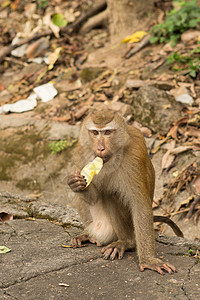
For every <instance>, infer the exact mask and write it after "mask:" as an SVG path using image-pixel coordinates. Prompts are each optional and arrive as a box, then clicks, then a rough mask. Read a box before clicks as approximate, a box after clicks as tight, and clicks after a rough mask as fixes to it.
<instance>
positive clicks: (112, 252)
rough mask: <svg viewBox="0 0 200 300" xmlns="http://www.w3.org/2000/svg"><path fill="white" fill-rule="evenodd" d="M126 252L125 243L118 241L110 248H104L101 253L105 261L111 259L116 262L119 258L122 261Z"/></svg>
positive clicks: (110, 245)
mask: <svg viewBox="0 0 200 300" xmlns="http://www.w3.org/2000/svg"><path fill="white" fill-rule="evenodd" d="M125 250H126V245H125V242H123V241H117V242H113V243H111V244H109V245H108V246H106V247H104V248H102V250H101V253H103V254H104V255H103V258H104V259H109V258H110V259H111V260H114V259H115V258H116V257H117V256H118V259H121V258H122V257H123V255H124V252H125Z"/></svg>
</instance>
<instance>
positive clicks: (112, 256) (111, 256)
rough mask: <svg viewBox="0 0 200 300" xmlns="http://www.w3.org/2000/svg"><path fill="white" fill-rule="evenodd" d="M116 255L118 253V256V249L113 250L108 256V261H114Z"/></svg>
mask: <svg viewBox="0 0 200 300" xmlns="http://www.w3.org/2000/svg"><path fill="white" fill-rule="evenodd" d="M117 253H118V255H119V251H118V249H117V248H114V250H113V252H112V254H111V255H110V259H111V260H114V259H115V258H116V256H117Z"/></svg>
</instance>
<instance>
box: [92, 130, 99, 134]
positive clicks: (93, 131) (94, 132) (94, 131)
mask: <svg viewBox="0 0 200 300" xmlns="http://www.w3.org/2000/svg"><path fill="white" fill-rule="evenodd" d="M90 132H91V133H92V134H93V135H98V134H99V132H98V130H91V131H90Z"/></svg>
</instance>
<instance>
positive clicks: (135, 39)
mask: <svg viewBox="0 0 200 300" xmlns="http://www.w3.org/2000/svg"><path fill="white" fill-rule="evenodd" d="M145 35H147V33H146V32H145V31H136V32H135V33H133V34H132V35H129V36H127V37H126V38H125V39H123V40H122V41H121V43H127V42H129V43H137V42H139V41H140V40H141V39H142V38H143V37H144V36H145Z"/></svg>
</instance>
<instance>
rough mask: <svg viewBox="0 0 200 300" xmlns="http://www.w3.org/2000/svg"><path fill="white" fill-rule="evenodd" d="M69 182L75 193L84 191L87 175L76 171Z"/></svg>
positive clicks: (69, 178)
mask: <svg viewBox="0 0 200 300" xmlns="http://www.w3.org/2000/svg"><path fill="white" fill-rule="evenodd" d="M67 183H68V185H69V187H70V188H71V189H72V191H73V192H75V193H77V192H81V191H83V190H84V189H85V187H86V184H87V182H86V179H85V177H84V176H83V175H81V174H80V172H79V171H76V172H75V173H74V174H73V175H71V176H69V177H68V179H67Z"/></svg>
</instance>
